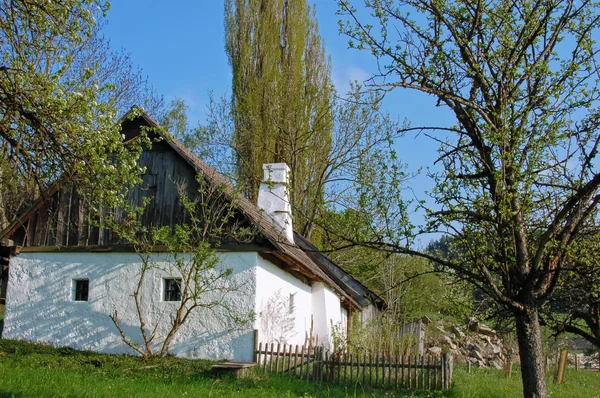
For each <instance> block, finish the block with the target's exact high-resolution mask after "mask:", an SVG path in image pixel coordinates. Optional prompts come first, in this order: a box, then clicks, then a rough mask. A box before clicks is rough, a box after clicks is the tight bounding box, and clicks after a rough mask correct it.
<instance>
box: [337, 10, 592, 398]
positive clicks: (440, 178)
mask: <svg viewBox="0 0 600 398" xmlns="http://www.w3.org/2000/svg"><path fill="white" fill-rule="evenodd" d="M364 5H365V8H366V9H367V10H370V12H371V15H370V17H367V16H363V15H362V14H361V12H360V11H358V10H357V9H355V8H353V7H352V6H351V5H350V2H348V1H344V0H340V1H339V8H340V12H341V13H342V14H344V15H346V16H347V21H346V22H342V23H341V29H342V32H344V33H345V34H346V35H348V36H349V38H350V46H351V47H357V48H359V49H366V50H368V51H370V52H371V54H373V56H374V57H376V58H377V61H378V65H379V66H380V69H379V71H380V72H379V73H378V74H376V75H375V78H374V85H375V86H376V87H377V88H379V89H382V90H391V89H396V88H400V89H409V90H416V91H419V92H422V93H425V94H427V95H431V96H433V97H434V98H435V99H436V100H437V104H438V106H442V107H445V108H447V109H448V110H449V111H450V112H452V113H453V115H454V116H455V118H456V125H454V126H435V125H428V126H415V127H412V128H406V129H405V132H409V131H423V130H426V131H428V132H430V133H431V134H433V136H432V137H433V138H434V139H435V140H436V141H437V142H438V143H439V158H438V161H437V162H438V163H439V164H440V166H441V167H440V168H437V169H433V170H432V171H431V176H432V178H433V179H434V181H435V183H436V187H435V189H434V190H433V192H432V193H431V195H432V196H433V199H434V200H435V203H436V205H435V206H427V205H426V204H425V203H423V202H419V203H417V204H416V205H417V207H421V208H422V209H424V211H425V212H426V215H427V218H428V223H427V224H426V225H424V226H423V227H422V228H416V227H414V226H413V225H412V224H411V223H410V222H409V216H408V206H409V205H408V204H407V202H406V201H402V200H401V198H400V199H399V198H398V196H399V193H398V191H399V189H400V188H399V185H400V184H397V183H395V181H393V180H392V179H391V178H388V180H387V181H383V182H382V184H380V185H379V186H375V185H372V184H371V185H367V186H365V185H363V186H361V187H359V189H358V191H359V192H360V194H361V197H363V198H365V199H366V200H368V202H370V207H369V209H370V210H371V211H372V212H371V214H369V215H368V218H369V221H370V224H371V225H373V232H374V234H375V235H374V236H376V239H371V240H370V241H369V242H358V241H354V239H355V238H357V237H356V236H349V237H347V240H348V241H350V242H353V243H361V244H365V245H369V246H371V247H377V248H379V249H381V250H386V251H394V252H400V253H407V254H414V255H418V256H422V257H425V258H430V259H433V260H436V261H437V262H438V263H439V264H441V265H442V266H443V267H446V268H447V269H452V270H455V271H456V272H458V273H461V275H464V277H465V278H467V279H468V280H469V281H470V282H471V283H473V284H474V285H475V286H476V287H478V288H479V289H481V291H483V292H485V293H486V294H487V295H488V296H489V297H491V298H493V299H494V300H495V301H496V302H497V303H498V304H499V305H501V306H503V307H504V308H506V309H507V310H508V311H510V313H511V314H512V316H513V318H514V321H515V325H516V331H517V336H518V344H519V355H520V359H521V373H522V380H523V388H524V396H525V397H546V396H547V393H546V381H545V375H544V366H543V356H542V342H541V338H540V322H539V311H540V308H541V307H542V306H543V305H544V303H546V301H547V299H548V297H549V296H550V295H551V294H552V292H553V290H554V288H555V286H556V284H557V282H558V281H559V279H560V276H561V274H562V271H563V268H564V267H565V266H566V264H567V262H566V260H567V258H568V257H567V253H568V251H569V248H570V247H571V246H572V245H573V242H574V241H575V240H576V238H577V236H578V233H579V232H580V231H581V230H582V228H584V227H585V226H586V224H587V223H589V222H590V219H591V216H592V215H593V214H594V212H595V210H596V206H597V203H598V201H600V195H599V191H598V187H599V185H600V174H598V173H597V171H598V170H597V167H596V166H595V164H594V163H595V161H596V160H597V153H598V151H597V149H598V145H599V143H600V135H598V122H599V121H600V118H599V116H600V112H599V111H598V108H597V104H598V99H599V98H598V96H599V90H598V86H597V77H598V73H599V70H598V66H597V65H598V47H597V46H596V43H595V42H594V40H593V35H594V34H595V33H594V32H597V21H598V18H599V17H600V16H599V15H598V10H599V8H598V4H597V3H596V2H594V1H577V2H575V1H559V0H556V1H544V2H535V1H530V0H519V1H496V2H478V1H477V2H473V1H462V0H455V1H433V0H401V1H391V0H371V1H366V2H365V3H364ZM394 192H396V195H394V194H393V193H394ZM429 232H443V233H448V234H450V235H452V236H453V238H454V240H455V242H456V246H457V249H459V250H457V251H458V252H459V253H463V255H462V256H461V258H460V259H456V260H454V259H450V260H448V259H444V258H437V257H436V256H434V255H431V254H429V253H426V252H423V251H421V250H418V249H417V248H415V238H416V237H417V236H418V235H419V234H422V233H429Z"/></svg>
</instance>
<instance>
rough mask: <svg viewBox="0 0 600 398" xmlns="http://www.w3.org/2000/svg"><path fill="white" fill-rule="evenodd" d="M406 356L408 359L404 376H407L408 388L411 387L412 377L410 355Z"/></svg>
mask: <svg viewBox="0 0 600 398" xmlns="http://www.w3.org/2000/svg"><path fill="white" fill-rule="evenodd" d="M406 357H407V359H408V363H407V369H406V376H407V380H406V385H407V387H408V388H411V386H412V384H411V381H412V377H411V374H410V355H407V356H406Z"/></svg>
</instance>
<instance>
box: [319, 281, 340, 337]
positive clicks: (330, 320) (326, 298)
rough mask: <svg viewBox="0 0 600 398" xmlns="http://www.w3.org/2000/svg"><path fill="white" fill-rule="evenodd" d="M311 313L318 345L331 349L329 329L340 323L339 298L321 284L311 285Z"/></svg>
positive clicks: (330, 330)
mask: <svg viewBox="0 0 600 398" xmlns="http://www.w3.org/2000/svg"><path fill="white" fill-rule="evenodd" d="M312 311H313V319H314V334H315V335H318V336H319V344H320V345H323V346H325V347H327V348H332V346H333V341H332V338H331V332H332V328H331V327H332V325H340V324H341V322H342V307H341V302H340V297H339V296H338V295H337V294H336V293H335V292H333V291H332V290H331V289H330V288H329V287H328V286H326V285H324V284H323V283H313V285H312Z"/></svg>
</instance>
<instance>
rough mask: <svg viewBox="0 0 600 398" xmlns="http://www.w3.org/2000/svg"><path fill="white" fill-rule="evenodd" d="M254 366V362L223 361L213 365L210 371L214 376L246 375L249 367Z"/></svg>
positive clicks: (236, 376) (248, 372) (240, 376)
mask: <svg viewBox="0 0 600 398" xmlns="http://www.w3.org/2000/svg"><path fill="white" fill-rule="evenodd" d="M254 366H256V363H254V362H225V363H218V364H216V365H213V366H212V368H211V372H212V374H213V375H215V376H222V375H231V376H233V377H235V378H243V377H248V375H249V374H250V369H252V368H253V367H254Z"/></svg>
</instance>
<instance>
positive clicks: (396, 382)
mask: <svg viewBox="0 0 600 398" xmlns="http://www.w3.org/2000/svg"><path fill="white" fill-rule="evenodd" d="M398 365H399V362H398V355H397V354H396V369H395V372H394V373H396V376H395V379H394V387H395V388H398Z"/></svg>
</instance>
